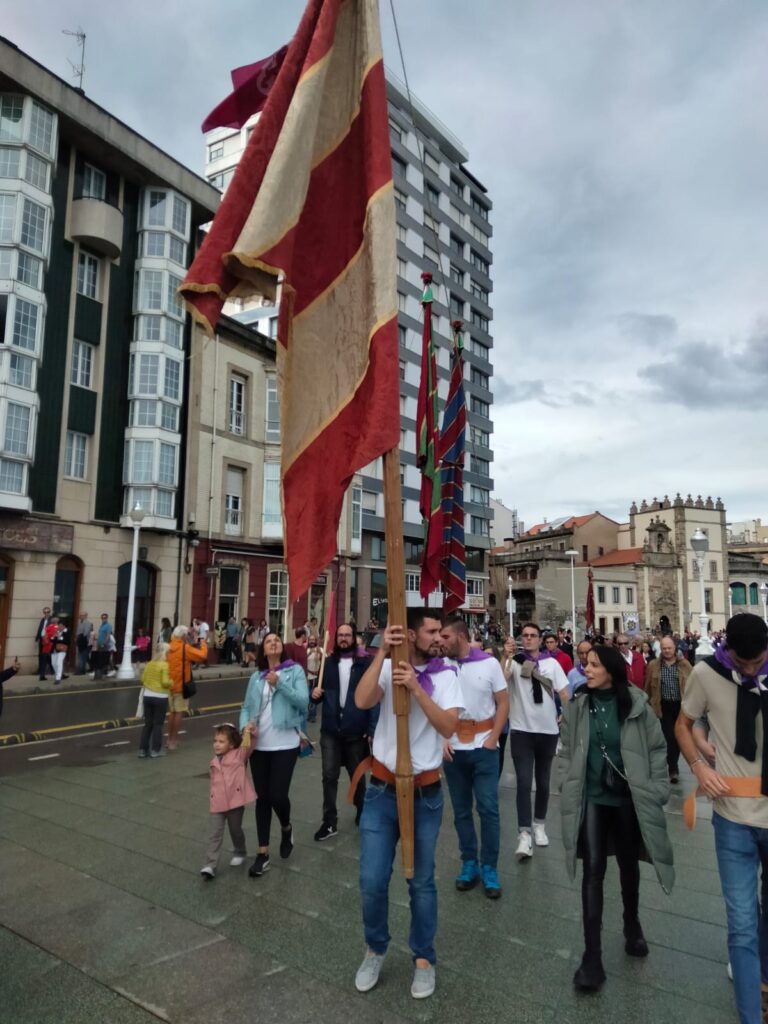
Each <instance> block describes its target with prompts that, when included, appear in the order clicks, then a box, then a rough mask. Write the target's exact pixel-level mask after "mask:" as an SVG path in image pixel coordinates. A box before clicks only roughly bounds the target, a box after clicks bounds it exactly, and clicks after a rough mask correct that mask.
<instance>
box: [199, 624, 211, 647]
mask: <svg viewBox="0 0 768 1024" xmlns="http://www.w3.org/2000/svg"><path fill="white" fill-rule="evenodd" d="M210 631H211V627H210V626H209V625H208V623H207V622H198V624H197V639H198V640H202V641H203V643H205V642H206V641H207V639H208V634H209V633H210Z"/></svg>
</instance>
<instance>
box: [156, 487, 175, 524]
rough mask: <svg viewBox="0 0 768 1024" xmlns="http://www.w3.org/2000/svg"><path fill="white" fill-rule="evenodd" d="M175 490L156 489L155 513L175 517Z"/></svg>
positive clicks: (170, 517) (169, 517) (168, 517)
mask: <svg viewBox="0 0 768 1024" xmlns="http://www.w3.org/2000/svg"><path fill="white" fill-rule="evenodd" d="M173 498H174V494H173V491H163V490H159V491H155V515H156V516H162V517H163V518H166V519H172V518H173Z"/></svg>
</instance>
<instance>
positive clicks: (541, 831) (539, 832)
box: [533, 822, 549, 846]
mask: <svg viewBox="0 0 768 1024" xmlns="http://www.w3.org/2000/svg"><path fill="white" fill-rule="evenodd" d="M533 841H534V842H535V843H536V845H537V846H549V836H548V835H547V833H546V829H545V828H544V826H543V825H537V824H536V822H534V823H533Z"/></svg>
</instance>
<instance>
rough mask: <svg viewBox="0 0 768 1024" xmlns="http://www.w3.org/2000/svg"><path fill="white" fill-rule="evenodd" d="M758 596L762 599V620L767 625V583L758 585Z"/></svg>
mask: <svg viewBox="0 0 768 1024" xmlns="http://www.w3.org/2000/svg"><path fill="white" fill-rule="evenodd" d="M760 594H761V595H762V598H763V619H765V621H766V623H768V583H766V582H765V580H763V582H762V583H761V584H760Z"/></svg>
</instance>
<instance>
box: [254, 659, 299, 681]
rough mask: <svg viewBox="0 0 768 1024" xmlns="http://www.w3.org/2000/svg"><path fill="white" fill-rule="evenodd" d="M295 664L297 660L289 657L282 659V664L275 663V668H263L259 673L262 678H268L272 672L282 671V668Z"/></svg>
mask: <svg viewBox="0 0 768 1024" xmlns="http://www.w3.org/2000/svg"><path fill="white" fill-rule="evenodd" d="M295 664H296V662H295V661H291V659H290V658H289V659H288V661H281V662H280V664H279V665H275V667H274V668H263V669H262V670H261V672H259V675H260V676H261V678H262V679H266V678H267V676H268V675H269V673H270V672H280V671H281V670H282V669H284V668H290V667H291V666H292V665H295Z"/></svg>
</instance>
